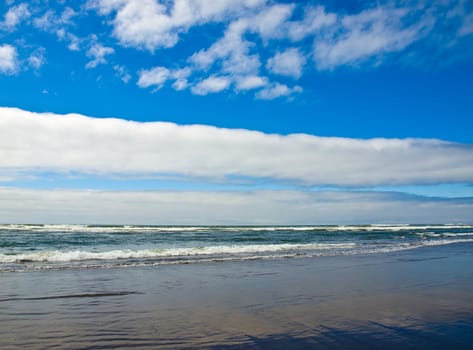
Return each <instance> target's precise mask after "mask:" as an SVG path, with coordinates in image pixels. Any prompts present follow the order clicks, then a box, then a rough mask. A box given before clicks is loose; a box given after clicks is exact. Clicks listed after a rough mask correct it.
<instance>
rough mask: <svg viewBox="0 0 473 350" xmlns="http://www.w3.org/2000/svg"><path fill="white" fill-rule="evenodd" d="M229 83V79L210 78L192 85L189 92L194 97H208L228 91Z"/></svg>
mask: <svg viewBox="0 0 473 350" xmlns="http://www.w3.org/2000/svg"><path fill="white" fill-rule="evenodd" d="M230 83H231V80H230V78H227V77H217V76H211V77H208V78H207V79H204V80H202V81H200V82H199V83H197V84H196V85H194V86H193V87H192V88H191V90H192V92H193V93H194V94H196V95H208V94H211V93H216V92H220V91H223V90H226V89H228V87H229V86H230Z"/></svg>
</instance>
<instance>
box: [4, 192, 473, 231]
mask: <svg viewBox="0 0 473 350" xmlns="http://www.w3.org/2000/svg"><path fill="white" fill-rule="evenodd" d="M45 208H47V210H45ZM472 213H473V200H472V199H471V198H469V199H468V198H467V199H448V200H446V199H443V200H441V199H433V198H425V197H414V196H408V195H401V194H388V193H377V192H302V191H252V192H246V191H241V192H212V191H209V192H197V191H194V192H191V191H143V192H139V191H122V192H121V191H83V190H80V191H79V190H76V191H74V190H29V189H17V188H0V218H1V220H2V221H3V222H8V223H15V222H17V223H24V222H34V223H77V224H90V223H96V224H110V223H114V224H117V225H119V224H148V225H149V224H156V225H230V224H233V225H268V224H270V225H295V224H296V225H309V224H366V223H374V224H376V223H402V224H405V223H413V224H415V223H417V224H422V223H426V222H431V221H432V218H433V217H434V218H435V220H436V221H437V222H445V223H455V222H459V223H470V222H473V215H472Z"/></svg>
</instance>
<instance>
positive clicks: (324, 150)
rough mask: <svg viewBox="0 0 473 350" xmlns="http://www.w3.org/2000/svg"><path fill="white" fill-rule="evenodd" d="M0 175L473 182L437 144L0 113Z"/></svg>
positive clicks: (447, 147)
mask: <svg viewBox="0 0 473 350" xmlns="http://www.w3.org/2000/svg"><path fill="white" fill-rule="evenodd" d="M0 170H1V171H2V173H3V174H7V173H8V172H12V171H23V172H31V171H34V170H47V171H56V172H62V171H73V172H80V173H93V174H103V175H106V174H108V175H110V174H123V175H128V176H132V175H135V176H136V175H140V174H141V175H157V174H175V175H179V176H184V177H190V178H192V177H204V178H209V179H215V180H224V179H225V177H228V176H237V177H238V176H244V177H250V178H251V177H255V178H272V179H275V181H277V180H284V181H286V180H287V181H295V182H296V183H301V184H332V185H343V186H352V185H353V186H371V185H383V184H384V185H388V184H391V185H397V184H428V183H454V182H458V183H462V182H463V183H473V148H472V146H471V145H463V144H456V143H451V142H444V141H439V140H424V139H403V140H400V139H370V140H359V139H347V138H335V137H332V138H330V137H316V136H311V135H303V134H295V135H288V136H281V135H268V134H264V133H261V132H255V131H248V130H229V129H220V128H216V127H210V126H201V125H193V126H179V125H175V124H172V123H159V122H154V123H138V122H130V121H125V120H120V119H95V118H89V117H84V116H79V115H67V116H58V115H53V114H37V113H31V112H26V111H22V110H19V109H13V108H1V109H0Z"/></svg>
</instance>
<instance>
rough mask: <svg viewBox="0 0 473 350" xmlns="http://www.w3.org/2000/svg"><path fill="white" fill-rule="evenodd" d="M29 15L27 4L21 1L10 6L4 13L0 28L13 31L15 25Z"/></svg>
mask: <svg viewBox="0 0 473 350" xmlns="http://www.w3.org/2000/svg"><path fill="white" fill-rule="evenodd" d="M30 15H31V13H30V11H29V9H28V4H27V3H21V4H19V5H15V6H12V7H10V8H9V9H8V11H7V13H5V17H4V19H3V21H1V22H0V30H1V29H3V30H7V31H13V30H15V29H16V27H17V26H18V25H19V24H20V23H21V22H22V21H23V20H25V19H27V18H29V17H30Z"/></svg>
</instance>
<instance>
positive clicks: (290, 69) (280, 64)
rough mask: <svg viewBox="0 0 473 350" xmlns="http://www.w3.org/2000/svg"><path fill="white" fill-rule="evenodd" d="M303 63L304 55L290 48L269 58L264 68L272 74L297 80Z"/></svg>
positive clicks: (304, 60) (304, 61)
mask: <svg viewBox="0 0 473 350" xmlns="http://www.w3.org/2000/svg"><path fill="white" fill-rule="evenodd" d="M305 63H306V58H305V57H304V55H303V54H302V53H301V52H300V51H299V50H298V49H295V48H290V49H287V50H285V51H283V52H278V53H277V54H276V55H275V56H274V57H271V58H270V59H269V60H268V63H267V64H266V67H267V68H268V69H269V70H270V71H271V72H272V73H275V74H280V75H285V76H289V77H293V78H299V77H300V76H301V75H302V70H303V68H304V65H305Z"/></svg>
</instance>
